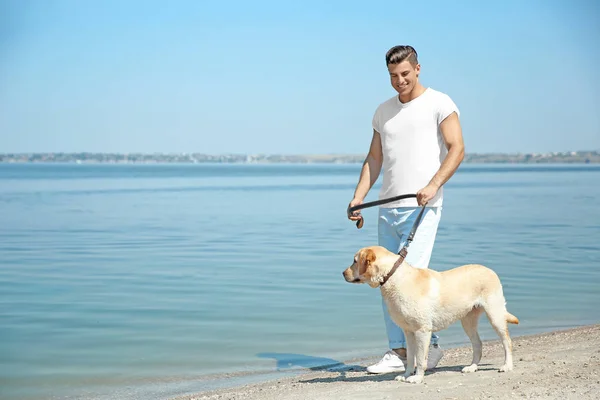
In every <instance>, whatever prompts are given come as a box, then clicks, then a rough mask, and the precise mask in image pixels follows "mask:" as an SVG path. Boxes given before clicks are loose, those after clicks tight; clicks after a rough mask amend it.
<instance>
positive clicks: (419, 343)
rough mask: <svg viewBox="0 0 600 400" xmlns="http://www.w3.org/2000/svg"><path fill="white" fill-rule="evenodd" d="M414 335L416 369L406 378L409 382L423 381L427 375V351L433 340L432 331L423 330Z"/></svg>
mask: <svg viewBox="0 0 600 400" xmlns="http://www.w3.org/2000/svg"><path fill="white" fill-rule="evenodd" d="M412 335H413V339H412V340H413V343H414V345H415V352H414V358H415V361H416V369H415V373H414V375H411V376H408V377H406V379H405V380H406V382H409V383H422V382H423V378H424V376H425V369H427V352H428V350H429V342H430V341H431V331H428V330H427V331H425V330H422V331H418V332H415V333H413V334H412ZM408 362H410V361H408Z"/></svg>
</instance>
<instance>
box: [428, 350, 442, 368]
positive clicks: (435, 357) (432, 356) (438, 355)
mask: <svg viewBox="0 0 600 400" xmlns="http://www.w3.org/2000/svg"><path fill="white" fill-rule="evenodd" d="M442 357H444V352H443V351H442V348H441V347H440V345H439V344H432V345H430V346H429V354H428V355H427V370H431V369H434V368H435V367H436V366H437V365H438V363H439V362H440V360H441V359H442Z"/></svg>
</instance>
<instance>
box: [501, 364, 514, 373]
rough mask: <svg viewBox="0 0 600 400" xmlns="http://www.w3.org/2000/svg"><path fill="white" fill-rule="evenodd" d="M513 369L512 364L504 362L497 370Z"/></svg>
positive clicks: (507, 370) (506, 370)
mask: <svg viewBox="0 0 600 400" xmlns="http://www.w3.org/2000/svg"><path fill="white" fill-rule="evenodd" d="M512 370H513V366H512V364H510V365H509V364H504V365H503V366H501V367H500V369H499V370H498V372H509V371H512Z"/></svg>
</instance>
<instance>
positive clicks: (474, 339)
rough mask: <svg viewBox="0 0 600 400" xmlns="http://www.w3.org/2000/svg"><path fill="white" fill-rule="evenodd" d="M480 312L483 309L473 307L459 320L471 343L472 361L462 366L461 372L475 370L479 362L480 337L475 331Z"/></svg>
mask: <svg viewBox="0 0 600 400" xmlns="http://www.w3.org/2000/svg"><path fill="white" fill-rule="evenodd" d="M482 312H483V309H481V308H479V307H477V308H474V309H473V310H471V312H469V313H468V314H467V315H466V316H465V317H464V318H463V319H461V320H460V322H461V323H462V326H463V329H464V330H465V333H466V334H467V336H468V337H469V340H471V344H472V345H473V361H472V362H471V365H469V366H467V367H464V368H463V369H462V372H475V371H477V364H479V361H481V339H480V338H479V333H477V324H478V322H479V316H480V315H481V313H482Z"/></svg>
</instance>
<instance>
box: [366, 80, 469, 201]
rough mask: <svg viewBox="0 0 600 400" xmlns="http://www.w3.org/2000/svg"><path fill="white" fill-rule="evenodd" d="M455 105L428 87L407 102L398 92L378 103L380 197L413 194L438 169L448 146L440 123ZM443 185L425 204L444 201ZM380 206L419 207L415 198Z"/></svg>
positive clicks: (374, 124) (374, 118)
mask: <svg viewBox="0 0 600 400" xmlns="http://www.w3.org/2000/svg"><path fill="white" fill-rule="evenodd" d="M452 112H456V113H457V114H458V115H460V113H459V110H458V107H456V104H454V102H453V101H452V99H451V98H450V97H449V96H448V95H447V94H445V93H442V92H438V91H437V90H434V89H431V88H427V89H426V90H425V92H423V94H421V95H420V96H419V97H417V98H415V99H413V100H411V101H409V102H408V103H402V102H400V99H399V98H398V96H397V95H396V96H394V97H392V98H391V99H389V100H387V101H385V102H384V103H382V104H380V105H379V107H378V108H377V110H376V111H375V115H374V116H373V129H375V130H376V131H377V132H379V134H380V135H381V146H382V149H383V166H382V173H383V184H382V187H381V190H380V192H379V198H380V199H384V198H388V197H394V196H398V195H401V194H413V193H414V194H416V193H417V192H418V191H419V190H420V189H422V188H424V187H425V186H427V184H428V183H429V181H430V180H431V178H433V176H434V175H435V174H436V172H437V171H438V169H439V167H440V165H441V163H442V161H443V160H444V158H445V157H446V155H447V154H448V149H447V148H446V144H445V142H444V138H443V137H442V133H441V131H440V124H441V123H442V121H443V120H444V119H445V118H446V117H448V116H449V115H450V114H452ZM443 197H444V193H443V187H441V188H440V190H438V192H437V194H436V195H435V197H434V198H433V199H431V200H430V201H429V203H428V204H427V205H428V206H430V207H438V206H441V205H442V203H443ZM381 207H387V208H392V207H418V203H417V200H416V199H415V198H409V199H404V200H399V201H396V202H393V203H387V204H383V205H382V206H381Z"/></svg>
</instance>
